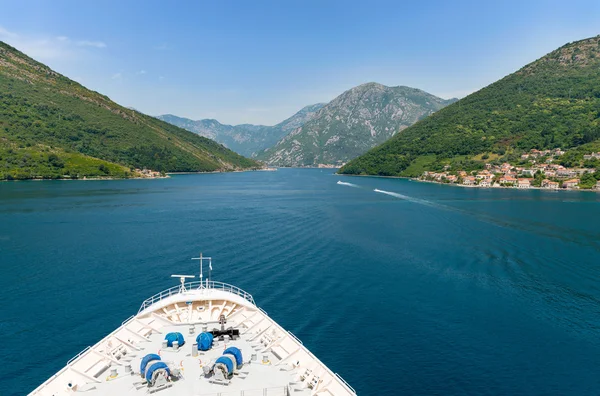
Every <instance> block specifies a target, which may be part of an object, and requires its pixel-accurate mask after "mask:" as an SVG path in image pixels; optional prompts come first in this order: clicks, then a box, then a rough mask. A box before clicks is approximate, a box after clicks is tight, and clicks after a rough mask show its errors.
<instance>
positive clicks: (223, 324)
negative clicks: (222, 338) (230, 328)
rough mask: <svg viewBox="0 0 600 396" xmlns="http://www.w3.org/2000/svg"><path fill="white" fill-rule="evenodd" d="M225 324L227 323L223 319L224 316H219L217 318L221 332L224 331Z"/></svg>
mask: <svg viewBox="0 0 600 396" xmlns="http://www.w3.org/2000/svg"><path fill="white" fill-rule="evenodd" d="M225 323H227V320H226V319H225V315H220V316H219V324H220V325H221V331H225Z"/></svg>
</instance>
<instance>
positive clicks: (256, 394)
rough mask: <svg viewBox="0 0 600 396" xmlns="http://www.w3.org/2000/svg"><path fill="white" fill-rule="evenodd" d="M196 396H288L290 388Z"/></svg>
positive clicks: (282, 387) (279, 387) (280, 387)
mask: <svg viewBox="0 0 600 396" xmlns="http://www.w3.org/2000/svg"><path fill="white" fill-rule="evenodd" d="M198 396H290V387H289V386H278V387H271V388H259V389H245V390H242V391H225V392H216V393H201V394H200V395H198Z"/></svg>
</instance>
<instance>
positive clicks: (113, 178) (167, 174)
mask: <svg viewBox="0 0 600 396" xmlns="http://www.w3.org/2000/svg"><path fill="white" fill-rule="evenodd" d="M259 170H260V169H245V170H231V171H210V172H167V173H165V176H157V177H85V178H83V177H82V178H79V179H72V178H70V177H64V178H63V177H59V178H56V179H43V178H37V177H33V178H31V179H14V180H8V179H2V180H0V183H1V182H23V181H106V180H157V179H169V178H170V177H171V175H196V174H198V175H200V174H213V173H241V172H253V171H259Z"/></svg>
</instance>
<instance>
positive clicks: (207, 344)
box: [196, 332, 213, 351]
mask: <svg viewBox="0 0 600 396" xmlns="http://www.w3.org/2000/svg"><path fill="white" fill-rule="evenodd" d="M196 342H197V343H198V350H199V351H208V350H209V349H210V348H212V345H213V335H212V333H209V332H203V333H200V334H198V337H196Z"/></svg>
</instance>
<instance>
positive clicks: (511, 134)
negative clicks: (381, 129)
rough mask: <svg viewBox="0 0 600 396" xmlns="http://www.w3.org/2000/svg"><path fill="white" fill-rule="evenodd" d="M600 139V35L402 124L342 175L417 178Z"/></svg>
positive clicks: (579, 42) (562, 49)
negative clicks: (448, 168)
mask: <svg viewBox="0 0 600 396" xmlns="http://www.w3.org/2000/svg"><path fill="white" fill-rule="evenodd" d="M598 139H600V37H599V36H597V37H592V38H589V39H585V40H581V41H577V42H573V43H569V44H566V45H564V46H562V47H560V48H559V49H557V50H555V51H552V52H551V53H549V54H547V55H545V56H543V57H542V58H540V59H538V60H537V61H535V62H532V63H530V64H528V65H527V66H524V67H523V68H521V69H520V70H518V71H517V72H515V73H513V74H510V75H508V76H506V77H504V78H503V79H501V80H499V81H497V82H495V83H493V84H491V85H489V86H487V87H485V88H483V89H481V90H480V91H478V92H475V93H473V94H471V95H469V96H467V97H465V98H464V99H461V100H460V101H459V102H457V103H454V104H453V105H451V106H448V107H446V108H444V109H442V110H440V111H439V112H437V113H435V114H433V115H432V116H430V117H428V118H426V119H424V120H422V121H420V122H418V123H417V124H415V125H414V126H412V127H410V128H407V129H406V130H404V131H403V132H402V133H400V134H397V135H396V136H394V137H393V138H391V139H390V140H389V141H387V142H386V143H384V144H382V145H381V146H378V147H376V148H374V149H372V150H371V151H369V152H368V153H366V154H365V155H363V156H360V157H358V158H357V159H355V160H353V161H351V162H350V163H348V164H347V165H346V166H345V167H343V168H342V169H341V170H340V172H342V173H348V174H379V175H405V176H415V175H416V174H418V173H419V172H421V171H423V170H430V169H440V168H441V167H443V166H444V164H450V165H451V166H452V164H456V165H457V166H455V167H454V168H458V167H459V166H462V167H464V163H466V162H468V161H480V162H481V161H482V160H483V159H484V158H486V159H487V158H495V159H497V160H499V161H502V160H504V159H506V158H508V156H510V155H514V154H515V152H517V151H526V150H530V149H533V148H536V149H551V148H557V147H561V148H563V149H565V148H571V147H578V146H581V145H583V144H586V143H590V142H595V141H596V142H598ZM590 149H591V148H590ZM580 154H581V153H580ZM458 162H461V163H462V165H461V164H458Z"/></svg>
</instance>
